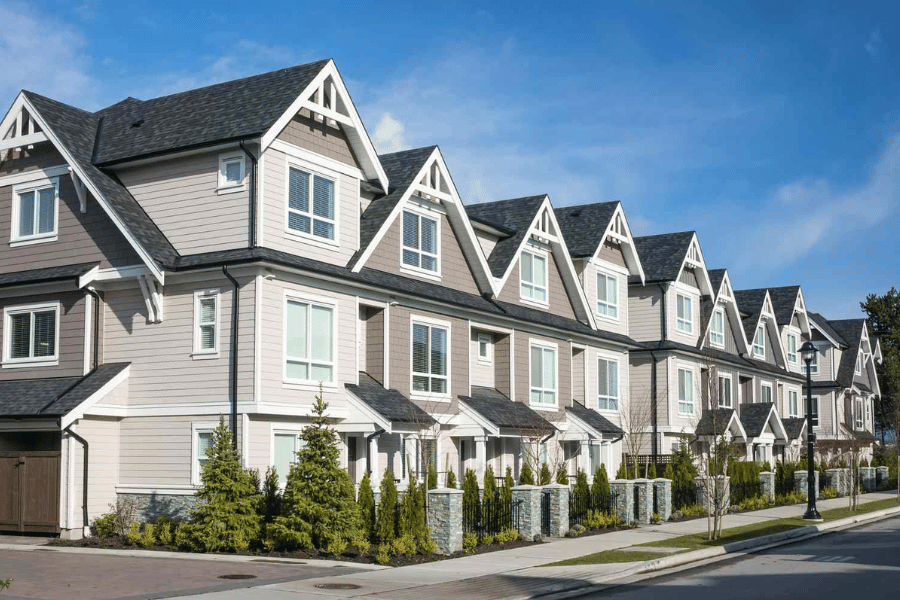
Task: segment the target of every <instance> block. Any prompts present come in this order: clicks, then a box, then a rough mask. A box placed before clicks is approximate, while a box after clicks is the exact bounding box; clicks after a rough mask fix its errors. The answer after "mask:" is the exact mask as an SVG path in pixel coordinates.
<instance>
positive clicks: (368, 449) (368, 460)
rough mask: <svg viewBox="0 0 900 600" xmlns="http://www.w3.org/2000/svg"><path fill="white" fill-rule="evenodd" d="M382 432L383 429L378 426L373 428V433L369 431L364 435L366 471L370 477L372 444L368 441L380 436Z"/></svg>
mask: <svg viewBox="0 0 900 600" xmlns="http://www.w3.org/2000/svg"><path fill="white" fill-rule="evenodd" d="M382 433H384V429H381V428H379V429H376V430H375V433H370V434H369V435H367V436H366V472H367V473H368V474H369V477H370V478H371V477H372V446H371V444H370V442H371V441H372V440H374V439H375V438H377V437H380V436H381V434H382Z"/></svg>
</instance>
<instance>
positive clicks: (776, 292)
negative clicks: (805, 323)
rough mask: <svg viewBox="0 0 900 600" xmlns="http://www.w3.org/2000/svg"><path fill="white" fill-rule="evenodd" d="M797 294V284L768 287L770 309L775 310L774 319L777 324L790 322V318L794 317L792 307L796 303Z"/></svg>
mask: <svg viewBox="0 0 900 600" xmlns="http://www.w3.org/2000/svg"><path fill="white" fill-rule="evenodd" d="M799 295H800V286H799V285H787V286H783V287H776V288H769V298H770V299H771V300H772V310H773V311H774V312H775V319H776V320H777V321H778V324H779V325H789V324H790V322H791V319H792V318H793V317H794V308H795V307H796V305H797V297H798V296H799Z"/></svg>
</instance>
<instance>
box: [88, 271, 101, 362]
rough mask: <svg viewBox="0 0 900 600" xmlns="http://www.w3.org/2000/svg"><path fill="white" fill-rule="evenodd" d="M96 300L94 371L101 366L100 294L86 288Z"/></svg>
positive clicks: (90, 288)
mask: <svg viewBox="0 0 900 600" xmlns="http://www.w3.org/2000/svg"><path fill="white" fill-rule="evenodd" d="M85 290H87V293H88V294H90V295H91V296H93V298H94V359H93V361H92V362H91V365H92V367H91V370H92V371H93V370H94V369H96V368H97V367H99V366H100V302H101V300H100V294H98V293H97V290H95V289H94V288H92V287H87V288H85Z"/></svg>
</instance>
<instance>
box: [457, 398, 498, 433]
mask: <svg viewBox="0 0 900 600" xmlns="http://www.w3.org/2000/svg"><path fill="white" fill-rule="evenodd" d="M459 416H461V417H462V416H464V417H466V418H467V419H468V420H469V423H465V422H460V423H458V424H457V427H465V426H467V425H468V426H471V425H475V426H476V427H480V428H481V429H484V430H485V431H486V432H487V434H488V435H500V428H499V427H497V426H496V425H494V424H493V423H491V422H490V421H488V420H487V419H485V418H484V417H482V416H481V415H480V414H479V413H478V412H477V411H476V410H475V409H473V408H472V407H471V406H469V405H468V404H466V403H465V402H463V401H462V400H459ZM460 421H462V419H460Z"/></svg>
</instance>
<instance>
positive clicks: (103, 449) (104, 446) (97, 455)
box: [63, 417, 120, 527]
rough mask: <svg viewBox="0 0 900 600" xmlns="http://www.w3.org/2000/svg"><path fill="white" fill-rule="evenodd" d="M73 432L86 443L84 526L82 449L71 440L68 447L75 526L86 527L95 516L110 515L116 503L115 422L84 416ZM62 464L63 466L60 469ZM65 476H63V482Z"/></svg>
mask: <svg viewBox="0 0 900 600" xmlns="http://www.w3.org/2000/svg"><path fill="white" fill-rule="evenodd" d="M73 430H74V431H75V432H76V433H77V434H78V435H80V436H81V437H83V438H84V439H86V440H87V441H88V444H90V446H89V450H88V460H89V462H90V464H89V465H88V523H82V522H81V521H83V515H84V511H83V506H84V494H83V490H84V478H83V477H82V474H83V473H84V470H83V469H84V447H83V446H82V445H81V444H79V443H78V442H77V441H75V440H74V439H73V440H72V441H71V444H72V445H71V448H72V449H73V451H74V454H75V478H74V480H73V483H74V492H75V493H74V494H73V500H74V502H75V524H74V525H73V527H78V526H84V525H87V524H90V522H91V521H93V520H94V519H95V518H96V517H99V516H101V515H103V514H106V513H108V512H110V505H111V504H112V505H114V504H115V502H116V485H117V484H118V480H119V439H120V438H119V419H117V418H112V417H87V418H83V419H79V421H78V422H77V423H76V425H75V426H74V427H73ZM65 467H66V465H65V464H63V468H65ZM65 478H66V475H65V474H64V475H63V480H65Z"/></svg>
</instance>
